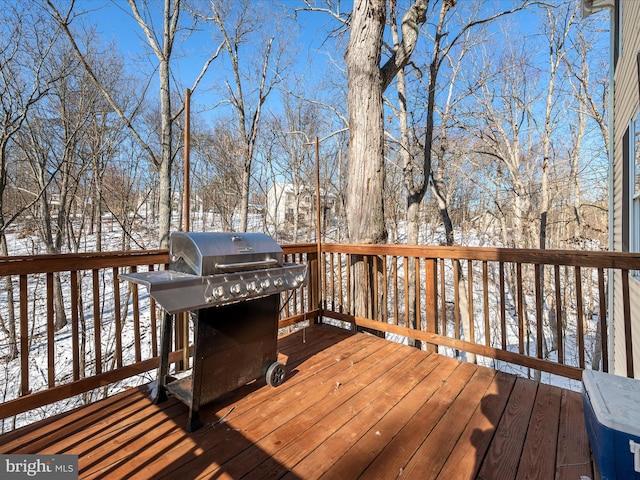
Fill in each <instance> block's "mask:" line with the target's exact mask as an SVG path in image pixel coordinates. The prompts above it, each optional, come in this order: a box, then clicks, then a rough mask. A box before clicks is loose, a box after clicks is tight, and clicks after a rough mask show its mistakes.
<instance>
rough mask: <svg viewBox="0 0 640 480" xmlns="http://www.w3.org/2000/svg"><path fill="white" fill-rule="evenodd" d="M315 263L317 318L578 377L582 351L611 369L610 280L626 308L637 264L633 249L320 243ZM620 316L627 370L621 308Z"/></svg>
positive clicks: (629, 360) (628, 344)
mask: <svg viewBox="0 0 640 480" xmlns="http://www.w3.org/2000/svg"><path fill="white" fill-rule="evenodd" d="M356 262H361V263H363V264H364V267H363V268H364V269H365V270H366V272H367V273H366V275H365V276H364V280H363V281H360V284H368V285H369V302H370V303H371V306H370V308H372V309H373V310H374V312H375V313H374V315H373V316H366V315H365V316H363V315H362V313H359V314H357V312H356V308H355V305H354V299H353V298H352V297H353V295H354V292H355V289H356V288H357V287H356V284H357V283H358V282H357V281H354V279H353V278H352V277H353V276H354V272H353V270H352V267H348V266H350V265H353V264H354V263H356ZM321 264H322V267H321V268H323V271H324V272H325V273H326V275H325V281H324V290H323V294H322V298H323V305H322V308H323V315H324V316H325V317H328V318H334V319H336V320H341V321H345V322H349V323H352V324H355V325H357V326H359V327H363V328H367V329H369V330H378V331H380V332H386V333H388V334H395V335H401V336H403V337H407V338H409V339H410V340H418V341H421V342H425V343H427V344H428V345H430V347H429V348H431V349H434V350H435V349H437V348H438V347H440V348H442V347H444V348H448V349H455V350H459V351H464V352H467V353H469V354H475V355H481V356H484V357H487V358H490V359H492V360H499V361H505V362H509V363H510V364H514V365H520V366H522V367H525V368H527V369H534V370H538V371H544V372H548V373H552V374H555V375H560V376H563V377H568V378H573V379H579V378H580V377H581V373H582V369H584V368H587V367H589V366H590V364H591V362H593V360H594V359H592V358H590V355H589V354H590V353H591V352H590V351H589V349H591V350H593V351H594V352H595V354H596V358H595V361H596V363H597V365H594V366H593V367H594V368H602V369H603V370H605V371H608V369H609V365H608V339H607V328H606V325H607V317H606V316H607V294H606V291H607V288H608V285H609V280H610V278H609V277H610V275H612V274H613V275H614V276H615V277H616V278H618V280H616V289H619V290H620V292H621V294H622V298H623V302H624V305H629V295H630V293H629V272H630V271H640V254H637V253H617V252H616V253H614V252H590V251H572V250H534V249H510V248H486V247H440V246H416V245H372V244H366V245H352V244H326V243H325V244H323V258H322V262H321ZM469 287H471V288H469ZM414 292H415V293H414ZM371 297H374V298H371ZM412 298H417V299H418V301H417V302H415V301H414V304H413V305H412V304H411V301H412V300H411V299H412ZM416 306H417V307H418V308H416ZM376 309H377V311H376ZM414 312H415V313H414ZM587 313H589V314H590V317H589V318H587ZM623 316H624V325H625V331H627V332H628V333H627V334H626V335H625V350H626V367H627V375H628V376H633V347H632V338H631V335H630V331H631V330H630V325H631V314H630V311H629V308H625V309H624V313H623ZM556 318H560V320H561V321H556ZM578 319H580V321H578ZM465 323H466V328H465ZM465 330H466V331H465ZM593 342H597V345H595V344H593ZM550 343H552V345H549V344H550ZM598 359H600V360H598Z"/></svg>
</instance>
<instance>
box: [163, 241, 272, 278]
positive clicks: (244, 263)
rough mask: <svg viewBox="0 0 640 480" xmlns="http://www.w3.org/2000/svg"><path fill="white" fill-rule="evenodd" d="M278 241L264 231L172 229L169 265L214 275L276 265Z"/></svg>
mask: <svg viewBox="0 0 640 480" xmlns="http://www.w3.org/2000/svg"><path fill="white" fill-rule="evenodd" d="M283 263H284V254H283V253H282V248H280V245H278V243H277V242H276V241H275V240H273V239H272V238H271V237H270V236H268V235H265V234H264V233H229V232H172V233H171V237H170V263H169V269H170V270H173V271H176V272H183V273H189V274H191V275H199V276H205V275H214V274H217V273H226V272H239V271H246V270H257V269H263V268H271V267H280V266H282V264H283Z"/></svg>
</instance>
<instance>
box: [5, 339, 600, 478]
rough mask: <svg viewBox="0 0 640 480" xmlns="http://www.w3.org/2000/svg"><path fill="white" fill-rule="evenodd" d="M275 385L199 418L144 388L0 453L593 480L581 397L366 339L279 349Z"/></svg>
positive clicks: (258, 387) (180, 466) (188, 468)
mask: <svg viewBox="0 0 640 480" xmlns="http://www.w3.org/2000/svg"><path fill="white" fill-rule="evenodd" d="M279 350H280V354H281V357H282V361H284V362H286V364H287V371H288V373H287V379H286V380H285V382H284V384H282V385H281V386H280V387H278V388H275V389H274V388H271V387H268V386H266V385H265V383H264V381H257V382H255V383H254V384H253V385H248V386H246V387H243V388H242V389H240V390H239V391H237V392H234V394H232V395H230V396H229V397H227V398H225V399H223V400H220V401H217V402H214V403H212V404H210V405H208V406H206V407H204V408H203V409H202V410H201V415H202V418H203V421H204V423H205V426H204V427H203V428H202V429H200V430H198V431H196V432H194V433H191V434H189V433H186V432H185V431H184V430H183V428H182V427H183V426H184V424H185V422H186V419H187V408H186V407H185V406H184V405H183V404H181V403H180V402H178V401H176V400H175V399H169V401H167V402H164V403H162V404H160V405H158V406H156V405H153V404H152V402H151V401H150V399H149V396H150V394H151V392H150V390H149V389H148V388H139V389H131V390H129V391H127V392H124V393H122V394H119V395H116V396H114V397H111V398H109V399H107V400H104V401H102V402H98V403H95V404H92V405H90V406H88V407H85V408H82V409H79V410H76V411H73V412H71V413H69V414H66V415H62V416H59V417H55V418H51V419H48V420H46V421H43V422H41V423H38V424H35V425H31V426H28V427H25V428H22V429H20V430H17V431H15V432H11V433H9V434H5V435H3V436H0V453H51V454H54V453H67V454H77V455H79V456H80V460H79V462H80V478H108V479H119V478H123V479H124V478H127V479H131V478H144V479H147V478H170V479H183V480H191V479H196V478H216V479H223V478H227V479H239V478H250V479H253V478H285V479H311V478H326V479H355V478H361V479H391V478H398V477H399V478H411V479H421V480H424V479H431V478H442V479H464V478H485V479H514V478H539V479H544V480H548V479H553V478H556V479H564V478H567V479H574V480H575V479H579V478H580V476H581V475H585V476H587V477H589V478H593V471H592V465H591V460H590V451H589V443H588V440H587V435H586V431H585V426H584V418H583V412H582V403H581V399H580V395H579V394H578V393H575V392H570V391H566V390H562V389H559V388H556V387H552V386H548V385H543V384H538V383H536V382H533V381H530V380H527V379H523V378H516V377H515V376H512V375H508V374H503V373H496V372H495V371H493V370H491V369H488V368H484V367H477V366H475V365H472V364H469V363H464V362H459V361H456V360H454V359H451V358H447V357H444V356H440V355H436V354H428V353H426V352H422V351H418V350H415V349H413V348H410V347H406V346H402V345H398V344H395V343H392V342H388V341H386V340H383V339H380V338H378V337H375V336H370V335H366V334H355V335H354V334H350V333H349V332H346V331H344V330H340V329H337V328H335V327H329V326H313V327H311V328H309V329H307V330H306V332H304V333H303V332H297V333H295V334H292V335H289V336H287V337H285V338H283V339H281V340H280V343H279Z"/></svg>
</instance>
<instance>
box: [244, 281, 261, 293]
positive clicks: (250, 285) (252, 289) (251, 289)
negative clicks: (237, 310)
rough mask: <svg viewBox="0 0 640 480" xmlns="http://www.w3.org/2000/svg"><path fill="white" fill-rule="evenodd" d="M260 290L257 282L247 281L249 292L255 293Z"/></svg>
mask: <svg viewBox="0 0 640 480" xmlns="http://www.w3.org/2000/svg"><path fill="white" fill-rule="evenodd" d="M257 290H258V288H257V287H256V282H249V283H247V292H249V293H254V292H256V291H257Z"/></svg>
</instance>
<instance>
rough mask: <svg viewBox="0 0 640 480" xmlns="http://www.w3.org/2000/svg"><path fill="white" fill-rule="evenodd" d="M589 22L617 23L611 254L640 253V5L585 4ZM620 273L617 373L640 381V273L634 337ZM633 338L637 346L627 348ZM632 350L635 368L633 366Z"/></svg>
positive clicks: (614, 350)
mask: <svg viewBox="0 0 640 480" xmlns="http://www.w3.org/2000/svg"><path fill="white" fill-rule="evenodd" d="M582 9H583V10H582V11H583V16H585V17H586V16H588V15H590V14H592V13H596V12H598V11H601V10H604V9H608V10H609V12H610V22H611V29H610V31H611V54H610V55H611V56H610V65H611V68H610V92H609V99H610V100H609V109H610V112H612V113H611V114H610V116H609V139H610V141H609V143H610V145H612V148H610V150H611V151H610V152H609V249H610V250H611V251H615V252H634V253H637V252H640V76H639V72H640V2H639V1H638V0H582ZM625 283H626V279H623V277H622V274H621V272H620V271H618V272H617V273H616V274H615V275H612V276H611V278H610V279H609V302H608V304H609V310H610V312H609V319H610V320H609V321H610V324H609V340H610V348H609V352H610V355H611V358H610V364H611V365H613V368H612V369H611V371H612V372H613V373H616V374H618V375H625V376H626V375H628V374H629V373H630V372H629V367H631V368H632V371H633V374H634V376H635V377H636V378H638V377H640V272H636V273H634V272H630V274H629V279H628V283H629V304H628V305H627V306H626V307H627V308H628V309H629V313H630V315H631V322H630V329H631V332H625V323H624V309H625V305H624V302H623V294H622V292H623V288H625V285H624V284H625ZM626 333H630V334H631V335H630V337H631V344H632V346H631V347H630V346H629V343H628V342H625V338H626ZM627 349H632V352H633V358H634V360H635V361H634V362H633V364H630V365H628V364H627V357H628V355H627Z"/></svg>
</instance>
